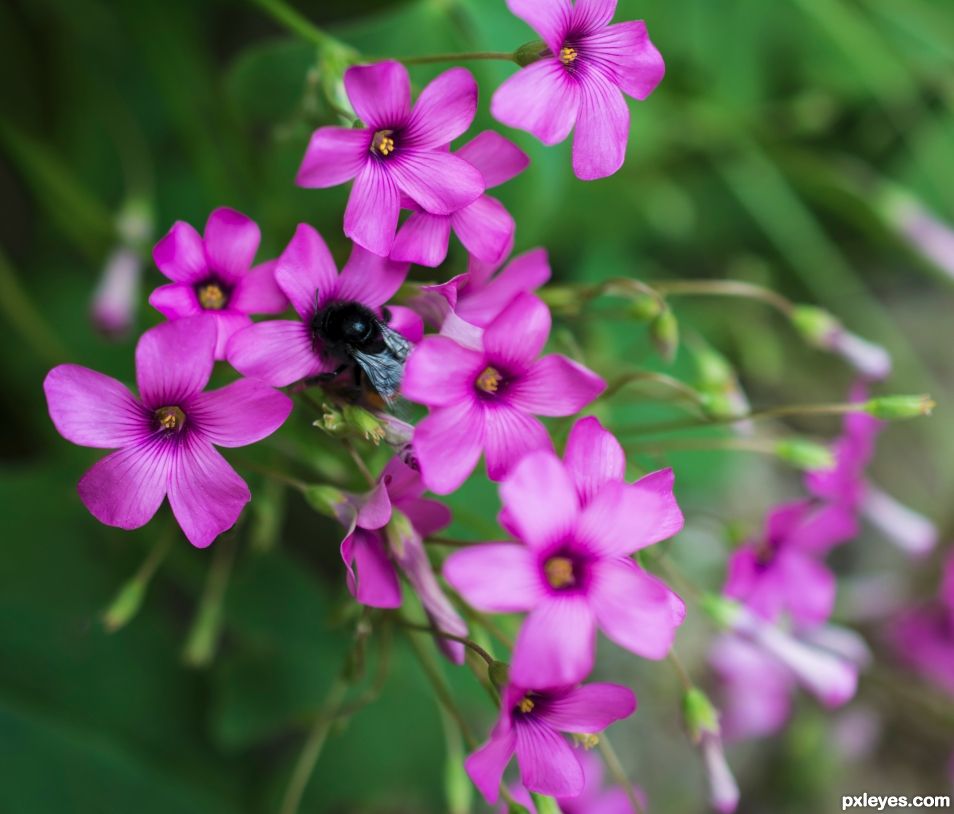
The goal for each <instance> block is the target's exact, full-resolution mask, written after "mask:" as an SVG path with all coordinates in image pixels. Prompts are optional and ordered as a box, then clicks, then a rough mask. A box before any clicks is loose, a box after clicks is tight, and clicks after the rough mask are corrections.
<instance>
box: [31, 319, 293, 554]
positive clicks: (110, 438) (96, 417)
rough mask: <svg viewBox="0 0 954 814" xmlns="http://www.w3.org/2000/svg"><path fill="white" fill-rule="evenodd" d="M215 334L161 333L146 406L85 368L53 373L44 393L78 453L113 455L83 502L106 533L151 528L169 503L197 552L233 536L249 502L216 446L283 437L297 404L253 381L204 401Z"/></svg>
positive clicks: (152, 350)
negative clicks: (281, 432) (229, 534)
mask: <svg viewBox="0 0 954 814" xmlns="http://www.w3.org/2000/svg"><path fill="white" fill-rule="evenodd" d="M215 341H216V332H215V325H214V324H213V323H211V322H210V321H209V320H203V319H184V320H177V321H175V322H167V323H164V324H162V325H159V326H157V327H155V328H153V329H151V330H149V331H147V332H146V333H145V334H143V335H142V337H141V338H140V340H139V344H138V345H137V346H136V384H137V386H138V389H139V398H138V399H137V398H135V397H134V396H133V395H132V393H130V392H129V390H128V389H127V388H126V387H125V386H124V385H122V384H120V383H119V382H118V381H116V380H115V379H113V378H111V377H109V376H105V375H103V374H102V373H97V372H96V371H94V370H90V369H89V368H85V367H80V366H79V365H60V366H58V367H55V368H53V370H51V371H50V372H49V374H48V375H47V377H46V380H45V381H44V383H43V388H44V390H45V391H46V399H47V404H48V405H49V410H50V417H51V418H52V419H53V423H54V425H55V426H56V428H57V430H59V432H60V434H61V435H62V436H63V437H64V438H66V439H67V440H69V441H72V442H73V443H74V444H80V445H81V446H85V447H96V448H99V449H115V450H117V451H116V452H113V453H111V454H110V455H108V456H106V457H105V458H103V459H102V460H101V461H99V462H98V463H96V464H95V465H94V466H93V467H92V468H91V469H90V470H89V471H88V472H87V473H86V474H85V475H84V476H83V478H82V480H80V482H79V494H80V498H81V499H82V501H83V503H85V504H86V507H87V508H88V509H89V510H90V512H91V513H92V514H93V516H94V517H95V518H96V519H97V520H99V521H100V522H102V523H105V524H106V525H109V526H118V527H119V528H123V529H134V528H139V527H140V526H143V525H145V524H146V523H148V522H149V520H150V519H151V518H152V516H153V515H154V514H155V513H156V511H157V510H158V508H159V506H160V504H161V503H162V501H163V499H164V498H165V497H166V496H167V495H168V497H169V504H170V505H171V507H172V513H173V514H174V515H175V517H176V520H177V521H178V522H179V525H180V526H181V527H182V530H183V531H184V532H185V535H186V537H187V538H188V539H189V542H191V543H192V544H193V545H195V546H198V547H200V548H202V547H205V546H207V545H209V544H210V543H211V542H212V541H213V540H214V539H215V538H216V537H217V536H218V535H219V534H221V533H222V532H223V531H225V530H226V529H228V528H230V527H231V526H232V525H233V524H234V523H235V521H236V519H237V518H238V516H239V513H240V512H241V511H242V507H243V506H244V505H245V504H246V503H248V501H249V500H250V498H251V495H250V493H249V490H248V486H247V485H246V483H245V481H244V480H242V479H241V478H240V477H239V476H238V474H236V472H235V470H234V469H232V467H231V466H230V465H229V464H228V462H227V461H226V460H225V459H224V458H223V457H222V456H221V455H220V454H219V453H218V452H217V451H216V450H215V447H214V446H213V445H217V446H223V447H242V446H246V445H247V444H252V443H255V442H256V441H260V440H261V439H263V438H265V437H266V436H268V435H271V434H272V433H273V432H275V430H277V429H278V428H279V427H280V426H281V425H282V423H284V421H285V419H286V418H287V417H288V414H289V413H290V412H291V408H292V403H291V399H289V398H288V397H287V396H286V395H284V394H282V393H279V392H277V391H276V390H273V389H272V388H271V387H269V386H268V385H266V384H264V383H262V382H258V381H253V380H251V379H239V380H238V381H236V382H233V383H232V384H229V385H226V386H225V387H222V388H219V389H218V390H211V391H209V392H202V391H203V388H205V386H206V384H207V383H208V381H209V377H210V376H211V374H212V367H213V365H214V363H215V360H214V349H215Z"/></svg>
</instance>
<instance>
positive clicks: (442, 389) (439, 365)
mask: <svg viewBox="0 0 954 814" xmlns="http://www.w3.org/2000/svg"><path fill="white" fill-rule="evenodd" d="M482 364H483V358H482V357H481V355H480V353H478V352H477V351H474V350H471V349H470V348H465V347H462V346H461V345H458V344H457V343H456V342H455V341H454V340H452V339H448V338H447V337H445V336H429V337H427V338H426V339H425V340H424V341H423V342H421V344H420V345H418V346H417V347H416V348H415V349H414V350H413V352H412V353H411V355H410V356H409V357H408V360H407V365H406V366H405V369H404V379H403V381H402V382H401V394H402V395H403V396H404V397H405V398H407V399H410V400H411V401H416V402H418V403H420V404H427V405H429V406H431V407H442V406H451V405H459V404H461V403H463V402H466V401H469V400H471V394H472V392H473V389H474V380H475V379H476V378H477V376H478V375H479V374H480V371H481V370H482V367H481V365H482Z"/></svg>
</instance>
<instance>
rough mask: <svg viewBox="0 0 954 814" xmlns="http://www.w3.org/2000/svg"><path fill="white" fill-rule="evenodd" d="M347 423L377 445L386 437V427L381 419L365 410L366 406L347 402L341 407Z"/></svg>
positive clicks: (350, 427)
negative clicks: (382, 424)
mask: <svg viewBox="0 0 954 814" xmlns="http://www.w3.org/2000/svg"><path fill="white" fill-rule="evenodd" d="M341 413H342V416H343V417H344V420H345V425H346V426H347V427H348V428H349V429H351V430H353V431H354V432H355V433H356V434H357V435H359V436H361V437H362V438H365V439H366V440H368V441H370V442H371V443H373V444H375V445H377V444H380V443H381V441H383V440H384V438H385V435H386V433H385V430H384V427H382V426H381V421H380V419H378V417H377V416H376V415H375V414H374V413H371V412H369V411H368V410H365V409H364V407H357V406H355V405H353V404H346V405H344V407H342V408H341Z"/></svg>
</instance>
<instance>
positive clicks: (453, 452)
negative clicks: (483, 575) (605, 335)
mask: <svg viewBox="0 0 954 814" xmlns="http://www.w3.org/2000/svg"><path fill="white" fill-rule="evenodd" d="M549 334H550V311H549V309H548V308H547V307H546V305H544V304H543V302H541V301H540V300H538V299H537V298H536V297H534V296H532V295H530V294H521V295H520V296H518V297H517V298H516V299H514V300H513V301H512V302H511V303H510V305H508V306H507V308H505V309H504V310H503V311H502V312H501V313H500V314H499V315H498V316H497V317H496V318H495V319H494V320H493V321H492V322H491V323H490V324H489V325H488V326H487V328H486V330H485V331H483V332H480V331H479V330H477V329H474V336H473V341H472V343H471V345H470V346H469V347H465V346H464V345H462V344H460V343H459V342H457V341H454V339H451V338H450V337H448V336H429V337H426V338H425V339H424V341H423V342H421V344H420V345H418V346H417V348H415V350H414V351H413V352H412V353H411V355H410V357H409V358H408V361H407V368H406V370H405V374H404V384H403V387H402V394H403V395H404V396H405V397H406V398H408V399H410V400H411V401H416V402H418V403H420V404H425V405H427V406H428V407H430V408H431V413H430V415H429V416H428V417H427V418H425V419H424V420H423V421H421V423H420V424H418V426H417V430H416V431H415V433H414V451H415V454H416V456H417V459H418V461H419V463H420V466H421V477H422V478H423V479H424V483H425V484H426V486H427V487H428V488H429V489H430V490H431V491H433V492H437V493H438V494H447V493H449V492H452V491H454V490H455V489H456V488H457V487H458V486H460V485H461V484H462V483H463V482H464V481H465V480H466V479H467V477H468V475H470V473H471V472H472V471H473V469H474V467H475V466H476V465H477V461H478V459H479V458H480V455H481V452H483V453H484V455H485V457H486V460H487V474H488V475H489V477H490V478H491V480H501V479H502V478H504V477H505V476H506V475H507V473H508V472H509V471H510V469H511V467H512V466H513V465H514V464H515V463H516V462H517V461H518V460H520V458H521V457H522V456H523V455H524V454H526V453H527V452H531V451H533V450H539V449H551V448H552V442H551V441H550V436H549V434H548V433H547V431H546V429H545V428H544V426H543V424H541V423H540V421H539V420H538V419H537V418H535V417H534V416H537V415H545V416H565V415H573V414H574V413H576V412H578V411H579V410H580V409H581V408H582V407H584V406H585V405H587V404H589V403H590V402H591V401H592V400H593V399H594V398H596V397H597V396H598V395H599V394H600V393H601V392H602V391H603V390H604V389H605V388H606V383H605V382H604V381H603V380H602V379H601V378H600V377H599V376H597V375H596V374H595V373H593V372H592V371H590V370H588V369H587V368H585V367H583V366H582V365H579V364H577V363H576V362H574V361H572V360H570V359H567V358H566V357H565V356H560V355H558V354H551V355H548V356H544V357H542V358H540V359H537V356H538V355H539V353H540V351H541V350H542V349H543V346H544V344H545V343H546V341H547V337H548V336H549Z"/></svg>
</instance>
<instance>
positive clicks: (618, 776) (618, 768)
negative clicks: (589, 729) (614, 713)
mask: <svg viewBox="0 0 954 814" xmlns="http://www.w3.org/2000/svg"><path fill="white" fill-rule="evenodd" d="M599 750H600V754H602V755H603V760H604V762H605V763H606V768H607V769H609V772H610V775H611V776H612V778H613V780H615V781H616V783H617V785H619V786H621V787H622V789H623V791H625V792H626V797H627V798H628V799H629V804H630V805H631V806H632V807H633V811H635V812H636V814H645V809H644V808H643V804H642V802H640V799H639V797H638V796H637V795H636V789H634V788H633V784H632V783H630V781H629V777H627V776H626V772H625V770H624V769H623V764H622V763H620V762H619V756H618V755H617V754H616V750H615V749H614V748H613V744H612V742H611V741H610V739H609V737H608V736H607V734H606V733H605V732H601V733H600V743H599Z"/></svg>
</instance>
